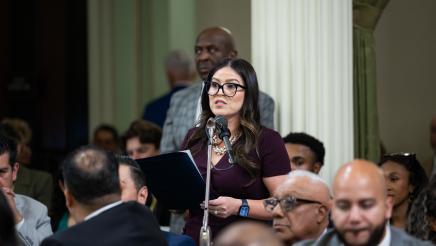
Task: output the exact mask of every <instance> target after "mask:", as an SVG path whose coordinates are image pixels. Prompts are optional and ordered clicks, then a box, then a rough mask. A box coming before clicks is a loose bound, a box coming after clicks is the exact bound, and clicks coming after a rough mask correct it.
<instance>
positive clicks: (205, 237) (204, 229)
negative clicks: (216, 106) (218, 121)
mask: <svg viewBox="0 0 436 246" xmlns="http://www.w3.org/2000/svg"><path fill="white" fill-rule="evenodd" d="M206 128H207V130H206V133H207V137H208V141H207V171H206V191H205V195H204V214H203V225H202V226H201V229H200V240H199V241H200V246H210V245H211V242H210V241H211V238H212V232H211V231H210V227H209V191H210V171H211V159H212V138H213V132H214V131H215V120H214V118H209V120H208V121H207V124H206Z"/></svg>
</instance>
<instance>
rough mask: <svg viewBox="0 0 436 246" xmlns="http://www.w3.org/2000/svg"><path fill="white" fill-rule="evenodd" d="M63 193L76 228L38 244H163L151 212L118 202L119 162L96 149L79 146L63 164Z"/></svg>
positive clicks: (73, 227) (107, 153) (138, 205)
mask: <svg viewBox="0 0 436 246" xmlns="http://www.w3.org/2000/svg"><path fill="white" fill-rule="evenodd" d="M62 175H63V180H64V183H63V190H64V194H65V199H66V204H67V207H68V210H69V211H70V215H71V216H72V217H73V218H74V220H75V221H76V223H77V224H76V225H75V226H72V227H70V228H69V229H67V230H65V231H61V232H58V233H56V234H55V235H53V236H51V237H49V238H46V239H45V240H44V241H43V242H42V244H41V245H95V244H96V243H98V244H100V245H166V242H165V239H164V238H163V236H162V234H161V233H160V230H159V226H158V224H157V223H156V221H155V220H154V217H153V216H152V214H151V212H150V211H149V210H148V209H147V208H146V207H145V206H142V205H140V204H138V203H137V202H127V203H123V202H122V201H121V191H120V182H119V176H118V162H117V160H116V159H115V157H114V156H113V154H112V153H110V152H107V151H105V150H103V149H101V148H99V147H97V146H85V147H81V148H79V149H77V150H75V151H73V152H72V153H70V154H69V155H68V156H67V158H66V159H65V161H64V162H63V163H62Z"/></svg>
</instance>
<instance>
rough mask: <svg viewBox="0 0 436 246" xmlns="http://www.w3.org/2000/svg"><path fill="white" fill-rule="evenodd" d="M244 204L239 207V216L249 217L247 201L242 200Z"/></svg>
mask: <svg viewBox="0 0 436 246" xmlns="http://www.w3.org/2000/svg"><path fill="white" fill-rule="evenodd" d="M241 200H242V204H241V206H240V207H239V216H241V217H248V213H249V212H250V207H249V206H248V202H247V199H241Z"/></svg>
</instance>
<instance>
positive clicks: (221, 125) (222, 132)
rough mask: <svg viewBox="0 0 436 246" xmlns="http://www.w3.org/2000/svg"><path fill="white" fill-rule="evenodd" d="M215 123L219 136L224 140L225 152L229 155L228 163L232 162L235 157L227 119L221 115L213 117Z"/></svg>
mask: <svg viewBox="0 0 436 246" xmlns="http://www.w3.org/2000/svg"><path fill="white" fill-rule="evenodd" d="M215 124H216V127H217V128H218V130H219V137H220V138H221V139H222V140H223V141H224V145H225V146H226V150H227V154H228V155H229V162H230V164H234V163H236V162H235V158H234V157H233V149H232V144H231V143H230V139H229V138H230V135H231V134H230V130H229V128H228V127H227V120H226V118H224V117H223V116H221V115H218V116H217V117H215Z"/></svg>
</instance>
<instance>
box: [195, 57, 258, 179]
mask: <svg viewBox="0 0 436 246" xmlns="http://www.w3.org/2000/svg"><path fill="white" fill-rule="evenodd" d="M224 67H230V68H232V69H233V70H234V71H235V72H236V73H237V74H239V76H241V78H242V79H243V80H244V82H245V87H246V89H245V96H244V102H243V104H242V108H241V110H240V112H239V115H240V118H241V120H240V128H239V130H240V131H241V136H240V138H239V140H238V142H237V143H236V144H235V145H234V146H233V151H234V156H235V161H236V162H237V163H238V165H240V166H241V167H242V168H244V169H245V170H246V171H247V172H248V174H249V175H250V176H251V177H252V178H253V179H254V178H255V177H256V176H258V175H259V174H260V166H259V165H258V164H256V162H255V161H254V160H250V158H249V157H248V153H249V152H250V151H252V150H253V149H255V148H256V145H257V139H258V137H259V134H260V130H261V125H260V113H259V103H258V101H259V86H258V84H257V76H256V72H255V71H254V69H253V67H252V66H251V64H250V63H248V62H247V61H245V60H243V59H224V60H222V61H221V62H219V63H218V64H216V65H215V67H214V68H212V70H211V71H210V72H209V75H208V76H207V81H211V80H212V77H213V75H214V74H215V73H216V72H217V71H218V70H220V69H221V68H224ZM208 89H209V88H208V86H207V84H206V85H205V86H204V88H203V92H202V94H201V108H202V113H201V116H200V119H199V122H198V124H197V125H199V127H198V128H197V129H195V131H194V133H193V134H192V135H191V137H190V138H189V140H188V143H187V147H188V149H190V150H191V151H192V152H193V154H196V153H198V151H200V147H201V146H202V145H203V144H204V145H205V144H207V136H206V132H205V127H206V122H207V120H208V119H209V118H210V117H215V115H214V114H213V113H212V110H211V109H210V106H209V95H208V94H207V91H208Z"/></svg>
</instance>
